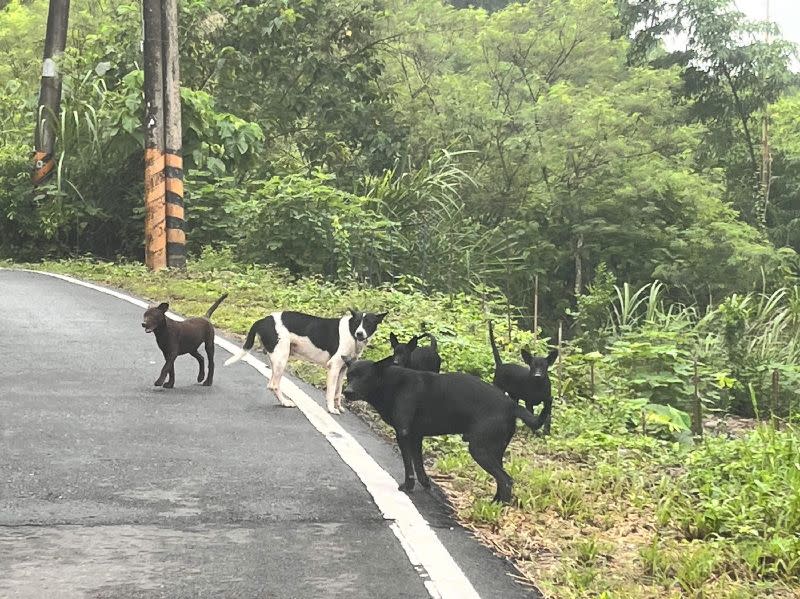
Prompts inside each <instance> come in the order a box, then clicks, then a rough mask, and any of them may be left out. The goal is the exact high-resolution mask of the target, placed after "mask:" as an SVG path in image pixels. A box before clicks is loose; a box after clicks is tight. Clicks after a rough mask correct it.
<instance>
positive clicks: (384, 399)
mask: <svg viewBox="0 0 800 599" xmlns="http://www.w3.org/2000/svg"><path fill="white" fill-rule="evenodd" d="M393 361H394V357H393V356H389V357H388V358H384V359H383V360H381V361H380V362H371V361H369V360H359V361H354V360H350V359H347V360H345V363H346V364H347V387H346V389H345V390H344V397H345V399H346V400H347V401H357V400H364V401H366V402H368V403H369V404H370V405H372V407H374V408H375V409H376V410H377V411H378V414H380V416H381V418H382V419H383V420H384V421H385V422H386V423H387V424H388V425H389V426H391V427H393V428H394V430H395V433H396V435H397V444H398V445H399V446H400V453H401V454H402V456H403V466H404V467H405V481H404V482H403V484H401V485H400V486H399V489H400V490H401V491H406V492H408V491H411V490H413V489H414V471H415V470H416V472H417V477H418V478H419V482H420V483H421V484H422V486H423V487H425V488H426V489H427V488H429V487H430V485H431V482H430V479H429V478H428V475H427V474H426V473H425V468H424V465H423V461H422V438H423V437H431V436H436V435H463V438H464V440H465V441H467V442H468V443H469V453H470V455H471V456H472V457H473V458H474V459H475V461H476V462H477V463H478V465H479V466H480V467H481V468H483V469H484V470H486V472H488V473H489V474H491V475H492V476H493V477H494V479H495V481H497V492H496V493H495V495H494V501H501V502H504V503H508V502H510V501H511V487H512V485H513V484H514V481H513V480H512V479H511V477H510V476H509V475H508V473H507V472H506V471H505V470H504V469H503V454H504V453H505V451H506V448H507V447H508V444H509V443H510V442H511V437H513V436H514V431H516V428H517V426H516V423H517V418H519V419H521V420H522V421H523V422H524V423H525V424H527V425H528V426H529V427H530V428H531V429H532V430H534V431H535V430H537V429H538V428H539V427H541V426H542V424H543V423H544V422H545V420H546V419H547V416H548V414H546V413H545V411H546V406H545V411H543V412H542V414H540V415H539V418H538V419H536V418H534V417H533V414H531V413H530V412H528V411H527V410H525V409H524V408H522V407H521V406H520V405H519V404H517V402H515V401H513V400H512V399H509V398H508V397H506V396H505V394H504V393H503V392H502V391H500V390H499V389H497V388H496V387H493V386H492V385H489V384H488V383H485V382H484V381H482V380H481V379H479V378H477V377H475V376H472V375H470V374H464V373H461V372H455V373H446V374H436V373H433V372H422V371H418V370H409V369H408V368H400V367H399V366H394V365H393ZM412 464H413V468H412Z"/></svg>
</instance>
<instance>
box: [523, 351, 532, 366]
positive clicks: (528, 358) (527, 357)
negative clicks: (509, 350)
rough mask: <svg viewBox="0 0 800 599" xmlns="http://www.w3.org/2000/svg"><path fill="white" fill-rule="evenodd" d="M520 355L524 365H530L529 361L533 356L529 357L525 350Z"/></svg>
mask: <svg viewBox="0 0 800 599" xmlns="http://www.w3.org/2000/svg"><path fill="white" fill-rule="evenodd" d="M520 353H521V354H522V360H523V361H524V362H525V363H526V364H530V363H531V360H533V356H532V355H531V352H529V351H528V350H527V349H523V350H522V351H521V352H520Z"/></svg>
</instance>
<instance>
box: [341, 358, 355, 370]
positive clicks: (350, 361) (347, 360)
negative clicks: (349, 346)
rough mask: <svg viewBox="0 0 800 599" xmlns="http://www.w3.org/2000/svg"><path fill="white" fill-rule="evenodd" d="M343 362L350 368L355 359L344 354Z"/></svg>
mask: <svg viewBox="0 0 800 599" xmlns="http://www.w3.org/2000/svg"><path fill="white" fill-rule="evenodd" d="M342 362H344V365H345V366H347V367H348V368H350V366H351V365H352V364H353V362H355V360H354V359H353V358H351V357H350V356H342Z"/></svg>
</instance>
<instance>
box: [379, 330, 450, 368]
mask: <svg viewBox="0 0 800 599" xmlns="http://www.w3.org/2000/svg"><path fill="white" fill-rule="evenodd" d="M425 335H427V336H428V337H429V338H430V340H431V344H430V345H429V346H427V347H417V343H418V342H419V340H420V339H421V338H422V337H424V336H425ZM389 343H391V344H392V350H393V351H394V364H395V366H402V367H403V368H411V369H412V370H427V371H428V372H439V369H440V368H441V367H442V358H441V356H440V355H439V352H438V351H437V345H436V337H434V336H433V335H432V334H430V333H423V334H422V335H414V336H413V337H412V338H411V339H410V340H409V341H408V343H400V341H399V340H398V339H397V335H395V334H394V333H389Z"/></svg>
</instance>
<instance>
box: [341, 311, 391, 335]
mask: <svg viewBox="0 0 800 599" xmlns="http://www.w3.org/2000/svg"><path fill="white" fill-rule="evenodd" d="M350 314H351V316H350V323H349V325H348V326H349V328H350V334H351V335H352V336H353V339H355V340H356V341H357V342H358V343H365V342H366V341H367V340H368V339H369V338H370V337H372V335H374V334H375V331H376V330H378V325H379V324H380V323H381V321H382V320H383V319H384V318H386V315H387V314H388V312H381V313H379V314H375V313H373V312H359V311H358V310H355V309H353V308H350Z"/></svg>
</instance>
